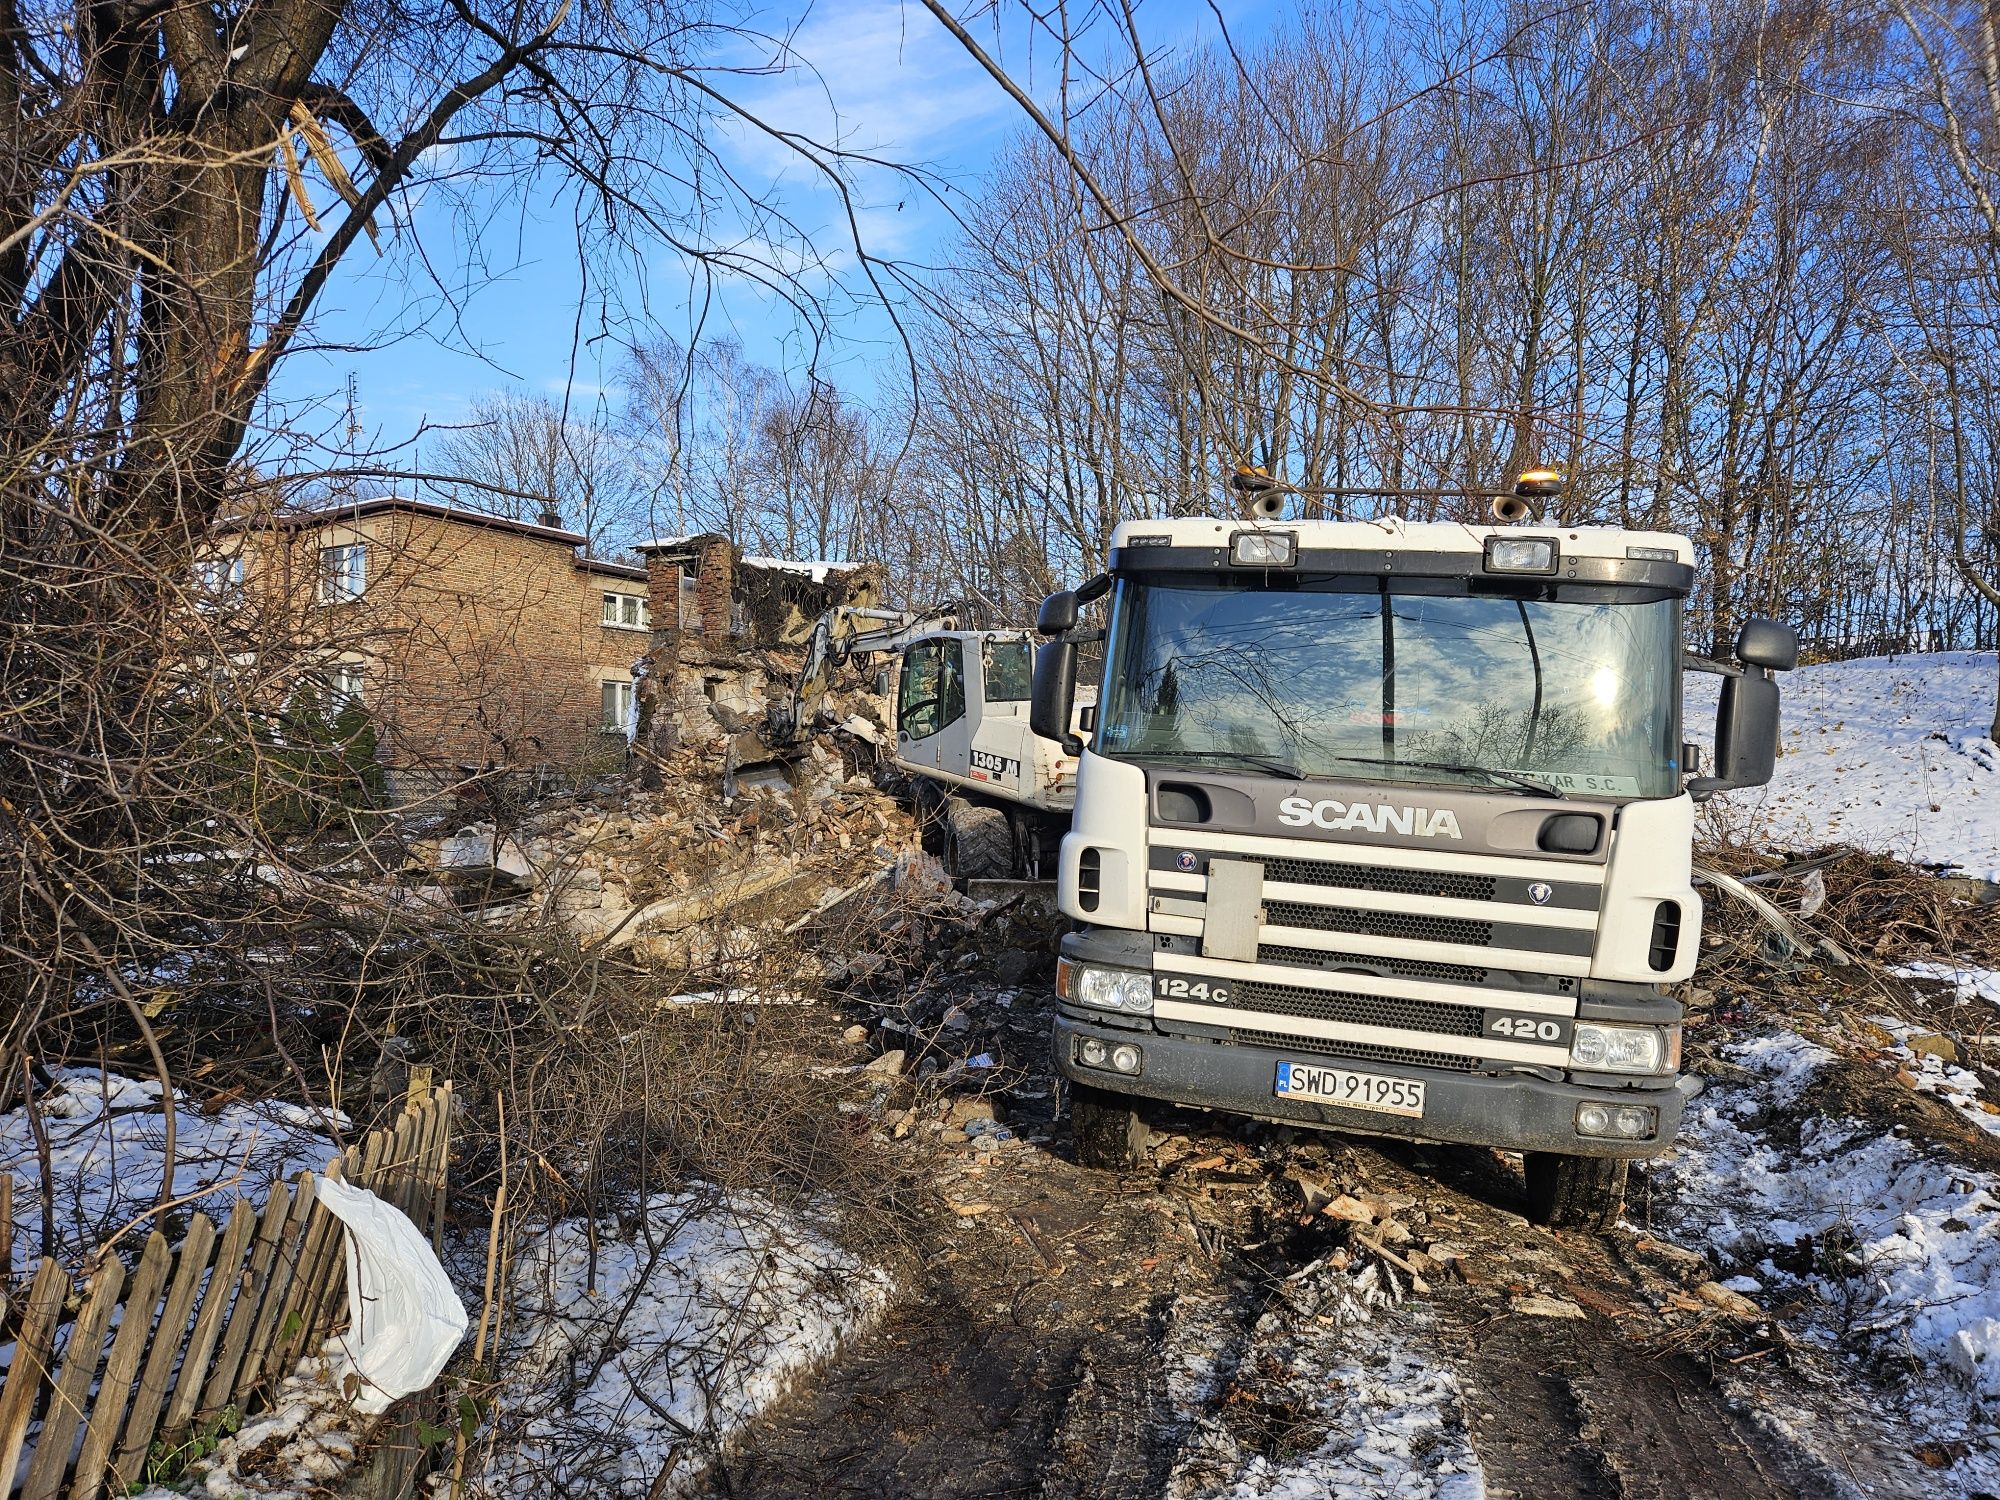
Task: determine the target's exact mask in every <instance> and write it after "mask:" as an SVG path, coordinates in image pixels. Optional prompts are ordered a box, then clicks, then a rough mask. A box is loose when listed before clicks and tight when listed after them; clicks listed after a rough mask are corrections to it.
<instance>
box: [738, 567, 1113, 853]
mask: <svg viewBox="0 0 2000 1500" xmlns="http://www.w3.org/2000/svg"><path fill="white" fill-rule="evenodd" d="M965 619H966V611H965V610H964V608H963V607H962V606H960V605H957V604H943V605H939V606H937V607H935V608H933V609H928V610H919V611H906V610H890V609H862V608H857V607H853V606H840V607H837V608H834V609H830V610H828V611H827V612H826V613H825V614H824V615H822V616H820V618H819V620H818V622H817V623H816V624H815V625H814V626H813V633H812V637H811V639H810V641H809V643H808V645H807V648H806V661H805V666H804V668H803V670H801V672H800V673H799V679H798V683H797V685H796V686H795V687H794V688H793V690H792V696H791V702H790V705H789V707H788V708H787V709H785V710H783V711H782V712H783V717H784V722H782V723H780V724H778V725H777V726H775V728H776V735H775V737H776V738H777V739H778V740H779V741H780V743H784V744H797V743H798V742H799V741H801V740H803V739H804V738H805V735H806V733H807V732H808V731H809V730H810V728H811V726H812V724H813V723H814V721H815V720H816V719H817V718H818V717H819V715H820V714H821V712H822V711H823V710H824V706H825V702H826V696H827V691H828V687H829V685H830V684H831V682H832V678H833V674H834V672H835V671H836V670H837V669H838V668H841V667H843V666H846V665H848V664H849V663H852V662H854V661H856V660H857V659H866V658H873V657H896V658H899V661H900V665H899V668H898V670H897V673H896V677H895V697H894V700H893V702H894V709H893V718H894V723H895V735H896V739H895V744H894V747H893V748H892V749H891V750H890V759H891V761H892V762H893V763H894V765H895V766H896V768H897V769H898V770H899V771H901V772H902V773H903V774H904V775H905V776H907V777H908V778H909V780H910V784H911V789H912V796H913V798H914V800H915V802H916V804H917V809H918V814H919V816H920V818H921V819H922V821H923V823H924V827H925V835H926V840H927V842H928V843H929V844H930V846H931V848H932V850H933V852H935V853H937V854H938V855H939V856H940V857H941V858H942V859H943V861H944V865H945V868H946V870H947V871H948V872H949V873H950V874H951V875H952V876H953V877H954V878H956V879H960V880H1006V879H1022V880H1041V879H1044V878H1048V877H1050V876H1052V875H1053V873H1054V858H1055V852H1056V849H1057V846H1058V845H1059V844H1060V843H1061V841H1062V837H1063V835H1064V834H1065V833H1067V832H1068V831H1069V816H1070V808H1071V806H1072V804H1073V803H1074V801H1075V799H1076V768H1077V760H1078V757H1077V755H1076V754H1075V753H1073V752H1072V751H1070V750H1067V749H1065V748H1064V746H1063V745H1062V744H1061V743H1059V742H1058V741H1056V740H1052V739H1049V738H1047V737H1045V736H1042V735H1038V734H1036V733H1035V732H1034V730H1033V729H1031V728H1030V727H1029V724H1028V708H1029V699H1030V697H1031V696H1032V692H1033V686H1034V647H1035V641H1034V634H1033V632H1032V631H1028V630H971V629H961V628H960V627H961V626H962V625H963V624H964V623H965ZM1093 713H1094V710H1093V709H1092V708H1091V707H1090V706H1089V705H1088V704H1085V705H1083V706H1081V707H1079V708H1078V709H1077V710H1076V711H1075V715H1074V722H1073V723H1072V724H1071V726H1070V727H1071V732H1072V734H1073V735H1075V736H1077V737H1079V738H1080V737H1081V736H1082V735H1084V734H1086V733H1087V732H1088V728H1089V723H1090V719H1091V716H1092V714H1093Z"/></svg>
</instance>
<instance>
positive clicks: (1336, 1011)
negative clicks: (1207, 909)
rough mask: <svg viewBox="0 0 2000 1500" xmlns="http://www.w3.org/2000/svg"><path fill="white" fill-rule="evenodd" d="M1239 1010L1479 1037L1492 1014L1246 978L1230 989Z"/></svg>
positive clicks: (1469, 1007) (1464, 1007) (1472, 1008)
mask: <svg viewBox="0 0 2000 1500" xmlns="http://www.w3.org/2000/svg"><path fill="white" fill-rule="evenodd" d="M1229 997H1230V998H1229V1004H1230V1005H1231V1006H1233V1007H1234V1008H1235V1009H1237V1010H1254V1011H1261V1012H1263V1013H1264V1014H1266V1015H1277V1016H1310V1017H1312V1018H1313V1019H1314V1020H1316V1021H1341V1022H1345V1023H1346V1024H1347V1025H1350V1026H1385V1027H1391V1028H1394V1029H1395V1030H1398V1031H1429V1032H1434V1033H1437V1034H1439V1035H1443V1036H1479V1035H1481V1034H1482V1033H1483V1032H1484V1030H1485V1025H1486V1014H1485V1012H1484V1011H1483V1010H1481V1009H1480V1008H1479V1007H1478V1006H1476V1005H1443V1004H1440V1003H1439V1002H1437V1001H1435V1000H1401V999H1397V998H1395V997H1394V996H1390V995H1352V994H1347V993H1345V992H1343V991H1340V990H1310V989H1305V988H1303V987H1302V986H1299V985H1294V984H1263V983H1260V982H1258V981H1256V980H1246V981H1244V982H1242V983H1239V984H1237V985H1236V986H1235V987H1234V988H1233V989H1231V990H1230V992H1229Z"/></svg>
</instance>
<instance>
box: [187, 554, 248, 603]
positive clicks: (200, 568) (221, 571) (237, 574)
mask: <svg viewBox="0 0 2000 1500" xmlns="http://www.w3.org/2000/svg"><path fill="white" fill-rule="evenodd" d="M245 576H246V568H245V564H244V560H243V558H242V556H241V555H240V554H239V555H238V556H235V557H207V558H203V559H202V560H201V561H200V562H198V563H196V564H195V565H194V587H195V603H196V604H198V605H200V606H201V607H202V608H203V609H219V608H221V607H222V606H224V605H227V604H233V603H235V602H237V599H238V597H239V596H240V595H241V594H242V592H243V579H244V577H245Z"/></svg>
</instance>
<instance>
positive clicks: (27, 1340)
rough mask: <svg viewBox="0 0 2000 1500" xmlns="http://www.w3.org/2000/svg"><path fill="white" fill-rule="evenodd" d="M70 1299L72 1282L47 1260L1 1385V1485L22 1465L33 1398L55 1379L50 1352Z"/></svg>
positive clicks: (34, 1286)
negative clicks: (59, 1316) (60, 1316)
mask: <svg viewBox="0 0 2000 1500" xmlns="http://www.w3.org/2000/svg"><path fill="white" fill-rule="evenodd" d="M68 1295H69V1277H67V1276H65V1275H64V1274H63V1269H62V1267H61V1266H59V1265H57V1264H56V1263H55V1261H54V1260H52V1259H50V1258H48V1257H46V1256H44V1257H43V1259H42V1263H41V1265H40V1267H39V1268H38V1269H37V1270H36V1272H35V1279H34V1281H33V1282H32V1283H30V1284H29V1287H28V1296H27V1302H26V1306H25V1307H24V1309H23V1311H22V1314H21V1327H20V1331H19V1332H18V1333H17V1334H16V1335H15V1339H14V1363H13V1364H12V1365H10V1366H9V1367H8V1370H7V1383H6V1385H5V1386H0V1484H7V1485H12V1484H13V1482H14V1467H15V1465H16V1464H17V1463H19V1462H20V1458H21V1443H22V1440H23V1439H25V1438H26V1437H27V1435H28V1419H29V1418H30V1417H31V1416H33V1415H34V1411H35V1397H36V1395H37V1394H39V1393H40V1391H41V1389H42V1386H43V1385H44V1384H45V1383H46V1382H47V1380H48V1378H49V1376H50V1375H51V1374H53V1371H51V1370H50V1369H49V1368H48V1358H49V1349H50V1348H51V1347H52V1346H53V1345H54V1343H55V1337H56V1315H57V1314H58V1313H60V1312H61V1311H62V1305H63V1298H65V1297H66V1296H68Z"/></svg>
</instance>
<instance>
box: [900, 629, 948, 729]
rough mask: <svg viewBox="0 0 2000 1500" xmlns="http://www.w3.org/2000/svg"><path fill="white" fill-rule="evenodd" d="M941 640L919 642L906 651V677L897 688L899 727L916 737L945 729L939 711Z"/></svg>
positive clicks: (904, 670)
mask: <svg viewBox="0 0 2000 1500" xmlns="http://www.w3.org/2000/svg"><path fill="white" fill-rule="evenodd" d="M943 645H944V643H943V642H942V641H919V642H918V643H917V644H916V645H914V646H912V647H910V649H909V650H908V651H906V652H904V653H903V677H902V681H901V682H900V683H899V684H898V686H897V690H896V727H897V728H898V729H900V730H902V732H903V733H904V734H906V735H908V736H909V737H910V738H911V739H913V740H922V739H928V738H930V736H932V735H934V734H936V733H937V732H938V731H939V730H940V729H942V728H944V720H943V718H942V716H941V715H940V714H939V713H938V707H939V703H940V701H941V699H940V694H939V691H938V668H939V667H940V666H941V665H942V662H943V655H944V653H943V650H942V647H943Z"/></svg>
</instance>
